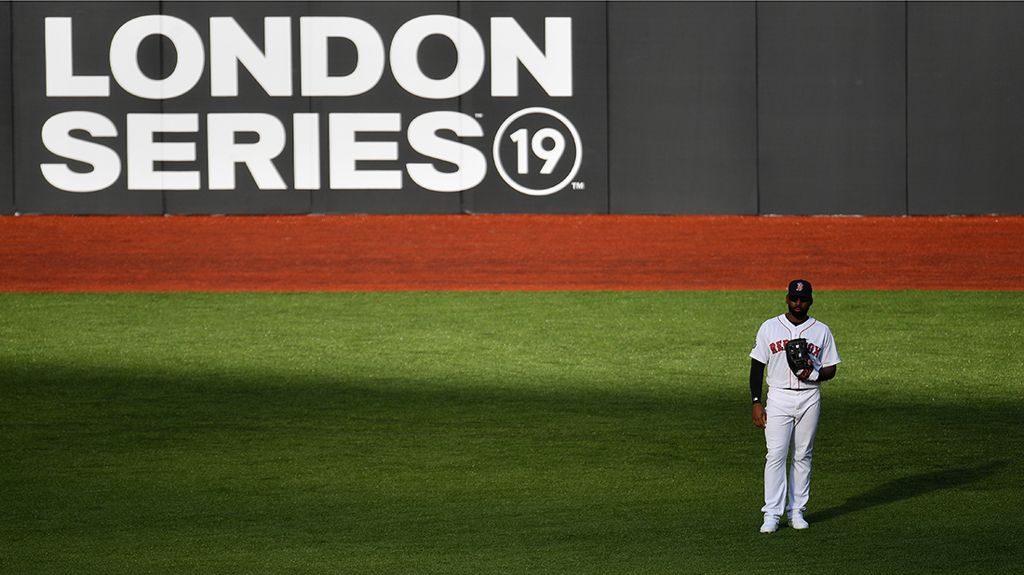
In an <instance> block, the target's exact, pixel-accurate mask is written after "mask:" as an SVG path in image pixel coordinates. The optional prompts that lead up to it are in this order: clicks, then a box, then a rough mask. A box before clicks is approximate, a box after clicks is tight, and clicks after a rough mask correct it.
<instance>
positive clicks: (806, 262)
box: [0, 215, 1024, 292]
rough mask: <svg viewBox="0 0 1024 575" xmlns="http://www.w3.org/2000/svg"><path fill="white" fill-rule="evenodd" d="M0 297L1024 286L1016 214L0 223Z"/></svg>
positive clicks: (48, 219) (1022, 221)
mask: <svg viewBox="0 0 1024 575" xmlns="http://www.w3.org/2000/svg"><path fill="white" fill-rule="evenodd" d="M0 242H2V248H0V291H4V292H111V291H146V292H149V291H157V292H163V291H403V290H719V289H730V290H731V289H778V287H779V286H780V285H785V282H787V281H788V280H790V279H792V278H794V277H806V278H808V279H810V280H812V281H814V282H815V287H819V288H820V289H962V290H1015V291H1019V290H1024V217H1016V216H1015V217H996V216H991V217H910V218H902V217H756V216H709V217H705V216H547V215H544V216H512V215H508V216H504V215H503V216H466V215H452V216H266V217H263V216H257V217H253V216H240V217H231V216H228V217H207V216H191V217H95V216H89V217H73V216H22V217H0Z"/></svg>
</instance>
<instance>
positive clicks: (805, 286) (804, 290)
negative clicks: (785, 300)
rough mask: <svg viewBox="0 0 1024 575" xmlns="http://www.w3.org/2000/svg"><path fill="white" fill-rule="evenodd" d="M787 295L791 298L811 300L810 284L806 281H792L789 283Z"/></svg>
mask: <svg viewBox="0 0 1024 575" xmlns="http://www.w3.org/2000/svg"><path fill="white" fill-rule="evenodd" d="M787 295H789V297H790V299H792V298H797V297H800V298H804V299H811V297H812V296H811V282H809V281H807V280H793V281H791V282H789V293H788V294H787Z"/></svg>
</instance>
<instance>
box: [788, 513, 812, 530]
mask: <svg viewBox="0 0 1024 575" xmlns="http://www.w3.org/2000/svg"><path fill="white" fill-rule="evenodd" d="M789 526H790V527H792V528H793V529H807V528H808V527H810V526H811V524H810V523H808V522H807V520H806V519H804V514H803V513H800V512H793V513H790V514H789Z"/></svg>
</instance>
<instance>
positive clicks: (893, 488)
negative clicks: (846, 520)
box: [807, 461, 1009, 521]
mask: <svg viewBox="0 0 1024 575" xmlns="http://www.w3.org/2000/svg"><path fill="white" fill-rule="evenodd" d="M1008 463H1009V462H1008V461H993V462H990V463H986V464H984V465H979V466H976V467H961V468H958V469H944V470H941V471H932V472H929V473H921V474H919V475H910V476H908V477H902V478H900V479H896V480H894V481H890V482H888V483H883V484H882V485H879V486H877V487H875V488H873V489H871V490H869V491H866V492H864V493H862V494H860V495H856V496H854V497H851V498H849V499H847V500H846V502H845V503H843V504H842V505H837V506H836V507H832V508H831V509H823V510H821V511H818V512H815V513H809V514H808V515H807V520H808V521H828V520H829V519H833V518H835V517H839V516H841V515H846V514H847V513H853V512H856V511H861V510H864V509H868V508H871V507H877V506H879V505H886V504H888V503H894V502H896V501H902V500H904V499H910V498H911V497H916V496H918V495H923V494H925V493H930V492H932V491H938V490H940V489H951V488H954V487H963V486H966V485H970V484H972V483H976V482H978V481H981V480H982V479H985V478H986V477H989V476H991V475H994V474H995V473H997V472H998V471H999V470H1001V469H1002V468H1004V467H1006V465H1007V464H1008Z"/></svg>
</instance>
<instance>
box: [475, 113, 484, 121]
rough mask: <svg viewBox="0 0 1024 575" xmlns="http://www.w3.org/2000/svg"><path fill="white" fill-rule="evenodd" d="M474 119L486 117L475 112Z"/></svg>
mask: <svg viewBox="0 0 1024 575" xmlns="http://www.w3.org/2000/svg"><path fill="white" fill-rule="evenodd" d="M473 117H474V118H476V119H477V120H479V119H480V118H483V117H484V115H483V114H482V113H480V112H474V113H473Z"/></svg>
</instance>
